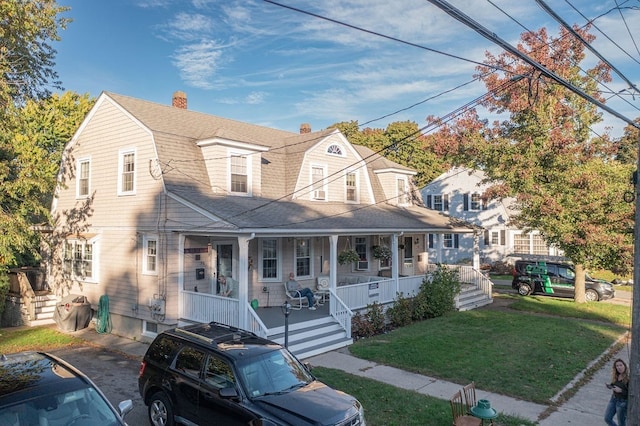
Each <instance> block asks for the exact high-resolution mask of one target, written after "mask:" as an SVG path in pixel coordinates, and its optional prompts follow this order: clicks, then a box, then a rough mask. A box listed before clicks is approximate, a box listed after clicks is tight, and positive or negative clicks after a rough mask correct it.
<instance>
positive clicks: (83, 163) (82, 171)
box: [76, 158, 91, 198]
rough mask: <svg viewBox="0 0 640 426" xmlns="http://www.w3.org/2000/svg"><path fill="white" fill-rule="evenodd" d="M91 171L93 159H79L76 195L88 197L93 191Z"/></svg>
mask: <svg viewBox="0 0 640 426" xmlns="http://www.w3.org/2000/svg"><path fill="white" fill-rule="evenodd" d="M90 171H91V161H90V160H89V159H88V158H83V159H80V160H78V162H77V168H76V173H77V178H76V197H78V198H85V197H88V196H89V192H91V181H90Z"/></svg>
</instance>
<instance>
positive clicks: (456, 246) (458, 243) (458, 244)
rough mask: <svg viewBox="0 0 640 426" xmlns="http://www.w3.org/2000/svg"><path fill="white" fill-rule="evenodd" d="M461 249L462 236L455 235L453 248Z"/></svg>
mask: <svg viewBox="0 0 640 426" xmlns="http://www.w3.org/2000/svg"><path fill="white" fill-rule="evenodd" d="M459 247H460V235H458V234H453V248H459Z"/></svg>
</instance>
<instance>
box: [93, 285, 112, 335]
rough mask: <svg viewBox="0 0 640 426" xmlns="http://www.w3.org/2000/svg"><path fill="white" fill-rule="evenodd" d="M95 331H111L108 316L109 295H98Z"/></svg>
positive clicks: (101, 332)
mask: <svg viewBox="0 0 640 426" xmlns="http://www.w3.org/2000/svg"><path fill="white" fill-rule="evenodd" d="M96 332H98V333H100V334H104V333H111V317H110V316H109V296H107V295H106V294H103V295H102V296H100V302H99V304H98V318H97V319H96Z"/></svg>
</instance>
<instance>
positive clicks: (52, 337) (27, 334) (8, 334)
mask: <svg viewBox="0 0 640 426" xmlns="http://www.w3.org/2000/svg"><path fill="white" fill-rule="evenodd" d="M82 343H83V340H82V339H79V338H77V337H73V336H69V335H68V334H64V333H61V332H59V331H56V330H55V329H54V328H51V327H15V328H14V327H9V328H0V354H2V353H13V352H22V351H30V350H32V351H49V350H52V349H58V348H62V347H65V346H73V345H80V344H82Z"/></svg>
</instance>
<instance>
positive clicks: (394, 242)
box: [391, 234, 402, 294]
mask: <svg viewBox="0 0 640 426" xmlns="http://www.w3.org/2000/svg"><path fill="white" fill-rule="evenodd" d="M401 235H402V234H401ZM399 271H400V260H399V258H398V234H393V235H392V236H391V278H393V281H394V282H395V284H396V294H398V293H399V292H400V282H399V281H398V275H399V273H400V272H399Z"/></svg>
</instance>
